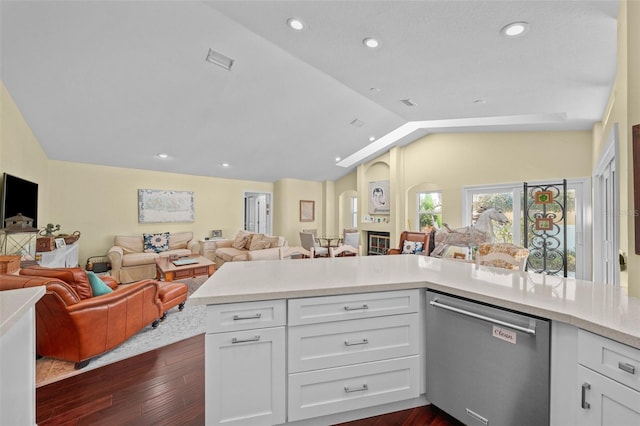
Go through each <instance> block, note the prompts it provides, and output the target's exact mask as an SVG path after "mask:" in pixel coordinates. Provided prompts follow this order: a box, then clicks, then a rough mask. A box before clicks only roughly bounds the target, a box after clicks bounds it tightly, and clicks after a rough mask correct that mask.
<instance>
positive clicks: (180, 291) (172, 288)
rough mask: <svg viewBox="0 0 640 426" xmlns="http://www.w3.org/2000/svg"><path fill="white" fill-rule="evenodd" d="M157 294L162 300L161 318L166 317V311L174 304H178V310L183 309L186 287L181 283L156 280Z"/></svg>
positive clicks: (185, 299)
mask: <svg viewBox="0 0 640 426" xmlns="http://www.w3.org/2000/svg"><path fill="white" fill-rule="evenodd" d="M158 285H159V291H158V296H159V297H160V301H161V302H162V318H161V320H163V319H165V318H166V317H167V311H168V310H169V309H171V308H173V307H174V306H178V309H179V310H183V309H184V303H185V302H186V301H187V292H188V289H189V288H188V287H187V285H186V284H183V283H176V282H164V281H160V282H158Z"/></svg>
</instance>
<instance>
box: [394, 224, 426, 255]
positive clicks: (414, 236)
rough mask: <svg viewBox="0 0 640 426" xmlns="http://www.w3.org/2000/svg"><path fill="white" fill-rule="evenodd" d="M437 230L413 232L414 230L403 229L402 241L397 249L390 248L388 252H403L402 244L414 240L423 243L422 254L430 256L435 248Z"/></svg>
mask: <svg viewBox="0 0 640 426" xmlns="http://www.w3.org/2000/svg"><path fill="white" fill-rule="evenodd" d="M434 234H435V230H433V231H431V232H412V231H402V234H400V242H399V243H398V248H397V249H389V250H388V251H387V254H402V246H403V244H404V242H405V241H414V242H419V243H422V247H423V248H422V252H421V253H420V254H421V255H424V256H429V254H430V253H431V251H432V250H433V248H434V244H435V238H434Z"/></svg>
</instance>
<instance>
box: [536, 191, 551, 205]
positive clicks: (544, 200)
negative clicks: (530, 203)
mask: <svg viewBox="0 0 640 426" xmlns="http://www.w3.org/2000/svg"><path fill="white" fill-rule="evenodd" d="M533 195H534V196H535V201H534V202H535V203H536V204H551V203H553V193H552V192H551V191H537V192H536V193H534V194H533Z"/></svg>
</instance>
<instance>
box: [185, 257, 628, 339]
mask: <svg viewBox="0 0 640 426" xmlns="http://www.w3.org/2000/svg"><path fill="white" fill-rule="evenodd" d="M393 257H396V256H393ZM403 257H404V256H403ZM314 260H315V259H314ZM435 261H441V262H442V261H443V260H442V259H436V260H435ZM259 262H260V263H263V264H264V265H268V266H269V268H273V267H274V266H273V265H275V264H267V263H264V262H267V261H258V262H255V261H254V262H251V263H253V265H251V268H252V269H257V268H258V269H259V268H260V266H259ZM272 262H282V261H272ZM284 262H290V261H284ZM298 262H299V261H298ZM426 262H427V264H431V263H433V262H434V260H427V261H426ZM445 262H447V265H448V266H447V267H446V269H448V271H445V272H444V273H441V272H440V271H436V270H430V269H423V270H421V271H419V272H420V273H421V274H422V275H430V276H429V277H422V279H421V280H418V279H416V276H407V275H406V274H405V275H404V276H402V277H399V278H398V280H399V281H400V282H389V278H387V281H386V282H385V281H384V280H381V282H377V283H370V282H359V283H357V284H354V285H350V284H347V283H344V284H341V283H335V282H331V284H330V285H327V286H325V287H321V286H315V287H314V286H311V287H304V288H298V287H299V286H295V285H288V283H286V282H284V283H282V284H281V285H275V284H274V285H271V286H265V287H267V288H264V289H261V290H260V291H256V290H255V288H254V289H253V290H251V289H248V290H246V291H245V289H244V288H241V287H231V289H229V288H222V287H214V285H215V282H216V281H221V280H222V279H225V278H227V279H232V278H233V277H234V276H232V275H230V274H229V273H230V272H235V269H238V268H237V266H235V265H234V268H235V269H231V270H227V271H225V272H227V274H221V275H220V276H219V278H220V279H218V278H216V274H217V273H218V272H216V274H214V275H213V276H212V277H211V278H209V280H208V281H207V282H206V283H205V284H204V285H203V286H202V287H205V286H206V287H208V288H205V289H203V291H196V293H194V295H192V297H191V298H190V299H189V300H190V301H192V302H193V303H195V304H201V305H208V304H224V303H238V302H251V301H258V300H276V299H296V298H305V297H318V296H332V295H344V294H356V293H370V292H380V291H394V290H407V289H421V288H425V289H432V290H436V291H441V292H443V293H447V294H451V295H454V296H460V297H464V298H468V299H471V300H475V301H478V302H483V303H487V304H491V305H495V306H499V307H503V308H506V309H511V310H514V311H519V312H523V313H526V314H529V315H534V316H537V317H540V318H546V319H549V320H552V321H559V322H563V323H565V324H569V325H573V326H575V327H578V328H581V329H584V330H587V331H590V332H593V333H595V334H599V335H601V336H604V337H607V338H610V339H612V340H615V341H618V342H620V343H624V344H627V345H629V346H632V347H635V348H638V349H640V327H638V326H637V325H632V326H629V327H631V328H630V329H629V327H625V326H624V325H622V326H619V325H616V323H617V322H618V318H607V319H606V320H603V321H598V320H597V318H590V317H589V315H583V314H582V313H581V312H578V311H579V310H580V309H581V308H582V306H581V305H580V304H576V303H574V305H572V306H569V307H567V306H564V305H565V303H564V302H563V300H561V299H553V298H548V300H549V302H550V303H549V304H548V305H547V303H542V302H541V300H540V298H541V297H540V296H538V295H533V296H532V297H531V300H522V296H523V295H524V296H525V297H527V296H529V295H528V294H526V293H524V294H523V293H517V294H516V296H517V298H519V299H520V300H515V299H516V297H511V298H509V297H501V296H496V295H492V294H487V291H486V285H487V284H489V285H491V282H490V281H488V280H486V279H482V280H476V279H475V278H474V279H469V281H471V283H467V282H464V283H460V282H458V281H456V280H458V279H461V278H460V277H450V276H447V273H449V272H453V274H452V275H455V274H457V273H463V275H464V274H466V275H469V271H471V270H472V268H475V266H474V265H472V264H464V263H460V264H459V265H457V264H456V265H453V264H452V263H451V261H445ZM241 263H245V262H241ZM453 263H457V262H453ZM285 265H286V264H285ZM444 265H445V264H443V266H444ZM339 266H340V265H338V264H336V267H339ZM403 266H404V265H403ZM493 269H494V268H489V267H480V271H485V272H489V275H491V272H492V270H493ZM476 271H477V270H476ZM242 272H243V271H242V270H240V272H239V273H240V274H241V273H242ZM411 274H413V271H412V272H410V273H409V275H411ZM505 274H509V276H511V273H510V272H505V271H504V270H500V271H497V272H496V274H495V276H496V279H502V278H504V276H505ZM514 274H519V273H518V272H515V273H514ZM249 275H250V274H249ZM400 275H403V274H400ZM513 276H515V275H513ZM520 277H522V279H523V280H524V279H528V278H531V277H534V278H535V279H540V277H539V274H533V273H523V274H521V275H520ZM425 278H426V280H425ZM467 278H468V277H467V276H463V278H462V279H463V280H464V279H467ZM560 279H561V280H565V281H571V279H564V278H560ZM285 281H286V280H285ZM364 281H366V280H364ZM573 282H574V285H575V286H576V288H580V289H582V290H584V289H587V287H585V286H592V287H588V289H594V291H596V290H598V289H599V290H602V289H603V288H604V289H610V287H608V286H604V285H603V284H597V283H596V284H594V283H589V282H586V281H580V280H573ZM270 284H271V283H270ZM278 284H280V283H278ZM603 286H604V287H603ZM202 287H201V288H202ZM472 288H476V289H477V291H474V290H473V289H472ZM236 289H238V290H236ZM613 290H616V289H613ZM617 290H619V291H622V289H619V288H618V289H617ZM505 292H508V289H506V290H505ZM625 297H626V296H625ZM542 298H544V296H542ZM628 299H629V300H631V301H632V302H633V303H632V306H631V308H635V307H636V306H638V307H640V300H639V299H637V298H628ZM544 302H546V300H544ZM545 305H547V306H545ZM597 313H598V312H596V313H595V314H592V316H597ZM634 315H637V314H634Z"/></svg>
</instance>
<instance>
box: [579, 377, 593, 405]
mask: <svg viewBox="0 0 640 426" xmlns="http://www.w3.org/2000/svg"><path fill="white" fill-rule="evenodd" d="M589 389H591V385H590V384H589V383H583V384H582V401H581V403H580V406H581V407H582V409H584V410H588V409H589V408H591V404H589V403H588V402H587V390H589Z"/></svg>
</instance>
